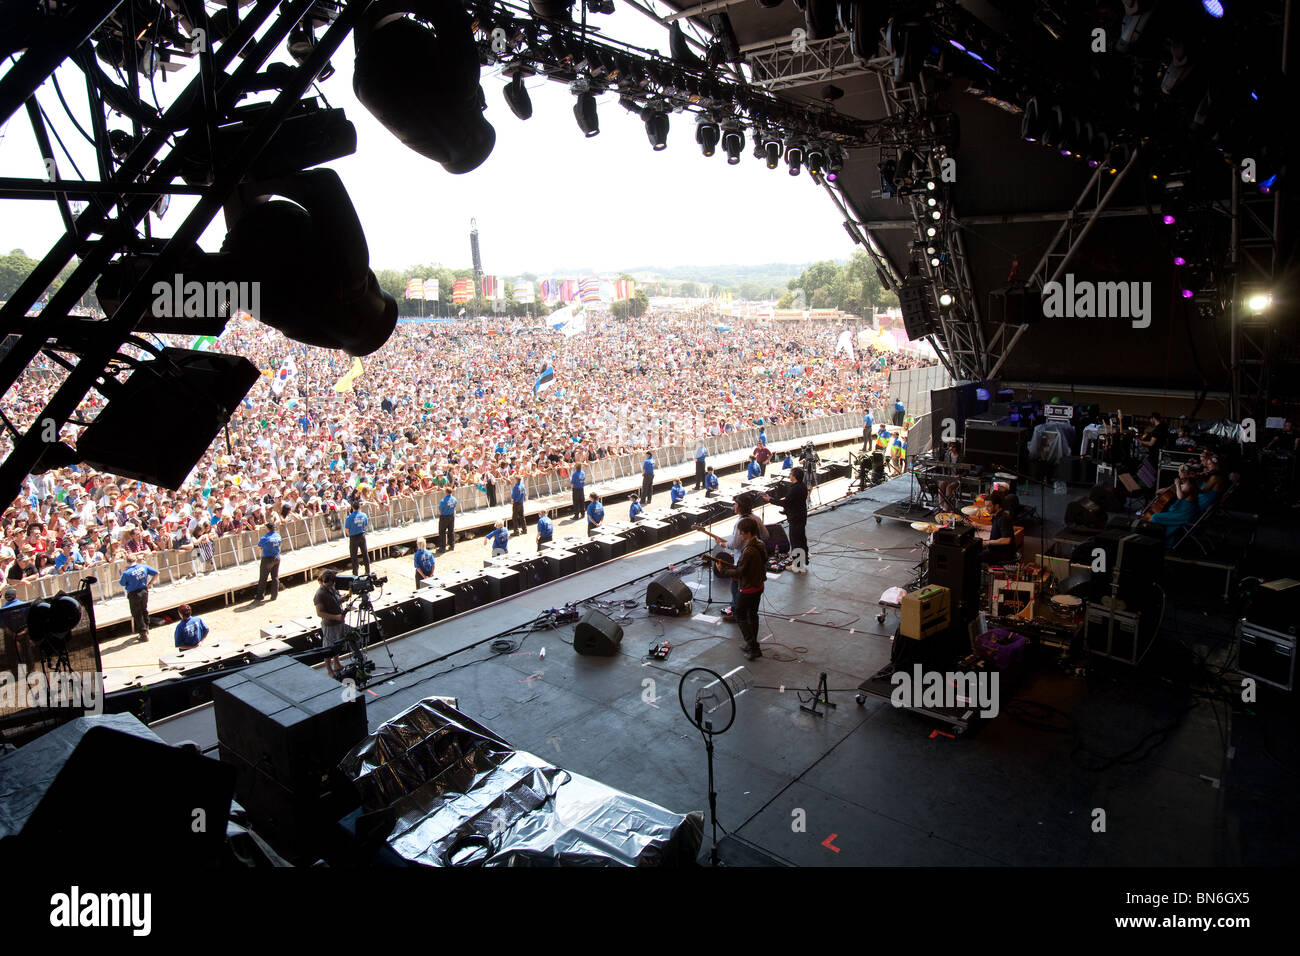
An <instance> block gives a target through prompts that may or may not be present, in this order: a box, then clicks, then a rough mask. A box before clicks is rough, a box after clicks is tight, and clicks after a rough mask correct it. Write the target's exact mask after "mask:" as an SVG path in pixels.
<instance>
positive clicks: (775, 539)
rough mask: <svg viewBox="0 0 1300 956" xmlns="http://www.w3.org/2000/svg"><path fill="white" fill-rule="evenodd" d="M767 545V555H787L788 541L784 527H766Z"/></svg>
mask: <svg viewBox="0 0 1300 956" xmlns="http://www.w3.org/2000/svg"><path fill="white" fill-rule="evenodd" d="M765 544H766V545H767V553H768V554H789V553H790V539H789V538H788V537H786V533H785V527H784V526H782V525H780V524H770V525H768V526H767V541H766V542H765Z"/></svg>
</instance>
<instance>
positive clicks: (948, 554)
mask: <svg viewBox="0 0 1300 956" xmlns="http://www.w3.org/2000/svg"><path fill="white" fill-rule="evenodd" d="M941 530H942V529H941ZM929 582H930V584H934V585H939V586H940V587H945V588H947V589H948V590H949V591H950V592H951V606H952V608H953V610H954V612H955V614H954V617H957V618H959V619H960V620H961V621H969V620H971V619H972V618H974V617H975V616H976V615H977V614H979V610H980V543H979V541H977V540H976V539H975V536H974V534H973V533H972V532H971V531H970V530H969V529H966V530H965V531H964V532H961V533H952V532H947V533H942V534H941V533H940V531H936V532H935V533H934V538H933V541H932V543H931V545H930V576H929Z"/></svg>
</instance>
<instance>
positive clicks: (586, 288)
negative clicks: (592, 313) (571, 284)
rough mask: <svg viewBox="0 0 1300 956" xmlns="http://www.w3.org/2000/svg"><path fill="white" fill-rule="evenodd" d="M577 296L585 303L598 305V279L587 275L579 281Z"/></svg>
mask: <svg viewBox="0 0 1300 956" xmlns="http://www.w3.org/2000/svg"><path fill="white" fill-rule="evenodd" d="M578 297H579V298H580V299H582V301H583V303H584V304H586V305H598V304H599V303H600V280H599V279H597V278H596V277H595V276H588V277H587V278H585V279H583V280H582V281H581V282H579V283H578Z"/></svg>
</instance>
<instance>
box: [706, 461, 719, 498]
mask: <svg viewBox="0 0 1300 956" xmlns="http://www.w3.org/2000/svg"><path fill="white" fill-rule="evenodd" d="M717 496H718V476H717V475H715V474H714V473H713V466H712V465H709V467H708V469H707V470H706V471H705V473H704V497H706V498H716V497H717Z"/></svg>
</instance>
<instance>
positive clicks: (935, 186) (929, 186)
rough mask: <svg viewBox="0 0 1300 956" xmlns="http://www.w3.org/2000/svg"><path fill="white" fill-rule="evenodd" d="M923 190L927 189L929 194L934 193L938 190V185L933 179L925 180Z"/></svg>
mask: <svg viewBox="0 0 1300 956" xmlns="http://www.w3.org/2000/svg"><path fill="white" fill-rule="evenodd" d="M925 188H926V189H928V190H929V191H930V192H934V191H935V190H936V189H938V188H939V184H938V183H936V182H935V181H934V180H933V179H927V180H926V181H925Z"/></svg>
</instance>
